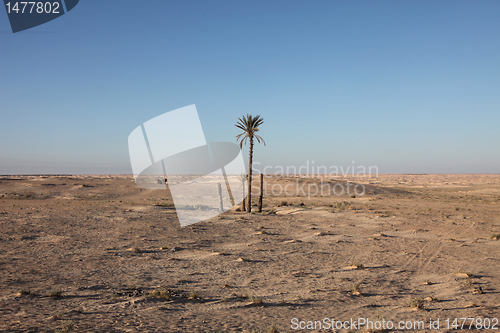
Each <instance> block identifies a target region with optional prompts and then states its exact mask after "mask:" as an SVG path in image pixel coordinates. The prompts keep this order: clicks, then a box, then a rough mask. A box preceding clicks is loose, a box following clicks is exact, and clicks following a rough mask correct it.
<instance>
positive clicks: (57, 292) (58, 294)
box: [49, 289, 62, 298]
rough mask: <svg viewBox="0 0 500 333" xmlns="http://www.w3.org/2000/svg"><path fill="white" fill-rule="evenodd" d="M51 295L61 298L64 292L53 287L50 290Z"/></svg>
mask: <svg viewBox="0 0 500 333" xmlns="http://www.w3.org/2000/svg"><path fill="white" fill-rule="evenodd" d="M49 296H50V297H52V298H59V297H61V296H62V292H61V290H59V289H52V290H51V291H49Z"/></svg>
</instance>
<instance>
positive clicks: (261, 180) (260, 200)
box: [257, 173, 264, 213]
mask: <svg viewBox="0 0 500 333" xmlns="http://www.w3.org/2000/svg"><path fill="white" fill-rule="evenodd" d="M263 196H264V174H263V173H261V174H260V193H259V206H258V207H259V208H258V209H257V211H258V212H259V213H262V197H263Z"/></svg>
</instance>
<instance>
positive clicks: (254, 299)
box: [248, 296, 262, 305]
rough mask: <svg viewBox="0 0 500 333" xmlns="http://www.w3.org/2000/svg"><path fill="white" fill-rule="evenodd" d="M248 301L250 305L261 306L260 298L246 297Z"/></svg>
mask: <svg viewBox="0 0 500 333" xmlns="http://www.w3.org/2000/svg"><path fill="white" fill-rule="evenodd" d="M248 301H249V302H250V303H252V304H257V305H260V304H262V298H258V297H255V296H250V297H248Z"/></svg>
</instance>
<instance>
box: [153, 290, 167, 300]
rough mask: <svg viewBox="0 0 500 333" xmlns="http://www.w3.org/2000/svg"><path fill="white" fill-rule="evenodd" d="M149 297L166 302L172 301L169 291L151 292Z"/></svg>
mask: <svg viewBox="0 0 500 333" xmlns="http://www.w3.org/2000/svg"><path fill="white" fill-rule="evenodd" d="M149 296H150V297H152V298H161V299H164V300H166V301H170V300H171V299H172V294H171V293H170V291H169V290H153V291H152V292H151V293H150V294H149Z"/></svg>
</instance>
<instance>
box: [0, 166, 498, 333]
mask: <svg viewBox="0 0 500 333" xmlns="http://www.w3.org/2000/svg"><path fill="white" fill-rule="evenodd" d="M255 178H257V177H255ZM347 181H349V182H350V183H351V184H363V185H364V186H365V193H364V194H359V193H358V195H354V194H352V192H351V193H350V194H347V193H344V194H342V195H335V194H332V193H330V194H328V193H323V195H321V194H317V195H315V196H307V193H306V195H304V193H302V192H301V191H299V190H298V189H297V186H295V185H296V184H299V186H300V185H304V184H305V186H306V187H305V188H306V189H307V185H314V186H316V185H323V186H330V187H332V186H334V185H335V184H340V185H339V186H347V185H346V184H347ZM257 184H258V179H256V182H255V186H257ZM265 184H266V195H265V197H264V207H263V212H262V213H252V214H248V213H244V212H240V211H238V210H237V209H232V210H230V211H228V212H225V213H224V214H222V215H220V216H218V217H215V218H212V219H210V220H207V221H204V222H200V223H196V224H193V225H190V226H187V227H184V228H181V227H180V226H179V223H178V220H177V217H176V212H175V209H173V207H172V206H173V203H172V199H171V198H170V196H169V193H168V191H166V190H145V189H141V188H139V187H138V186H136V184H135V183H134V180H133V178H132V176H120V175H116V176H114V175H109V176H2V177H0V265H1V266H0V285H1V289H0V331H2V332H290V331H302V330H300V329H298V330H293V329H292V328H293V327H292V326H293V325H292V319H293V318H296V322H298V323H300V322H301V321H302V327H303V328H306V329H305V330H303V331H306V332H324V331H325V332H326V331H332V330H331V329H330V330H326V329H325V327H319V326H318V322H319V321H321V322H323V319H324V318H330V319H332V318H333V319H334V320H341V321H349V320H350V319H351V318H352V319H354V320H357V319H358V318H367V319H369V320H371V321H379V322H381V321H382V320H385V321H392V322H393V323H394V324H395V325H398V323H399V322H404V323H405V324H406V323H407V322H409V323H410V324H411V323H415V322H419V321H424V322H425V327H424V328H422V327H416V328H415V327H406V328H408V329H406V328H404V329H400V328H398V327H394V328H392V329H386V330H385V331H387V332H389V331H394V332H396V331H401V332H402V331H427V332H432V331H448V330H451V329H452V328H453V327H450V329H448V327H447V324H446V320H447V319H448V320H449V324H450V325H451V324H453V321H454V319H455V318H463V317H466V318H474V321H475V323H479V322H481V323H484V324H486V323H487V322H490V326H491V327H493V326H494V323H495V318H498V319H500V311H499V310H500V293H499V292H500V269H499V267H500V175H378V177H374V178H355V177H351V178H349V179H345V178H342V177H324V176H319V177H318V176H315V177H312V176H300V177H272V178H271V177H270V178H266V179H265ZM286 184H291V186H289V187H288V191H287V192H288V194H285V193H281V194H280V193H276V191H275V194H274V195H273V193H272V192H271V189H272V186H273V185H274V186H275V187H274V189H278V188H279V186H284V185H286ZM351 186H352V185H351ZM338 188H340V187H338ZM358 192H359V188H358ZM254 199H255V203H257V197H256V196H254ZM430 318H432V320H436V319H438V318H439V319H440V326H439V329H438V328H437V327H435V328H436V329H433V330H431V329H430V328H429V327H428V325H429V320H430ZM498 319H497V320H498ZM487 320H488V321H487ZM308 321H309V322H310V323H308ZM314 321H318V322H316V323H315V324H316V327H313V326H306V325H312V324H313V323H314ZM470 323H471V319H468V320H467V321H466V323H465V325H464V327H463V328H466V329H469V327H471V328H472V330H475V329H474V327H475V326H469V324H470ZM461 324H462V322H461V321H460V320H459V321H458V325H459V326H458V328H461ZM496 328H497V329H499V328H500V323H497V324H496ZM335 330H336V331H346V330H343V329H335ZM348 330H349V331H355V330H356V329H352V328H351V329H348ZM359 330H360V331H365V330H371V331H376V327H374V328H373V329H371V328H369V327H360V328H359ZM378 331H384V329H383V328H381V329H379V330H378Z"/></svg>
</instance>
